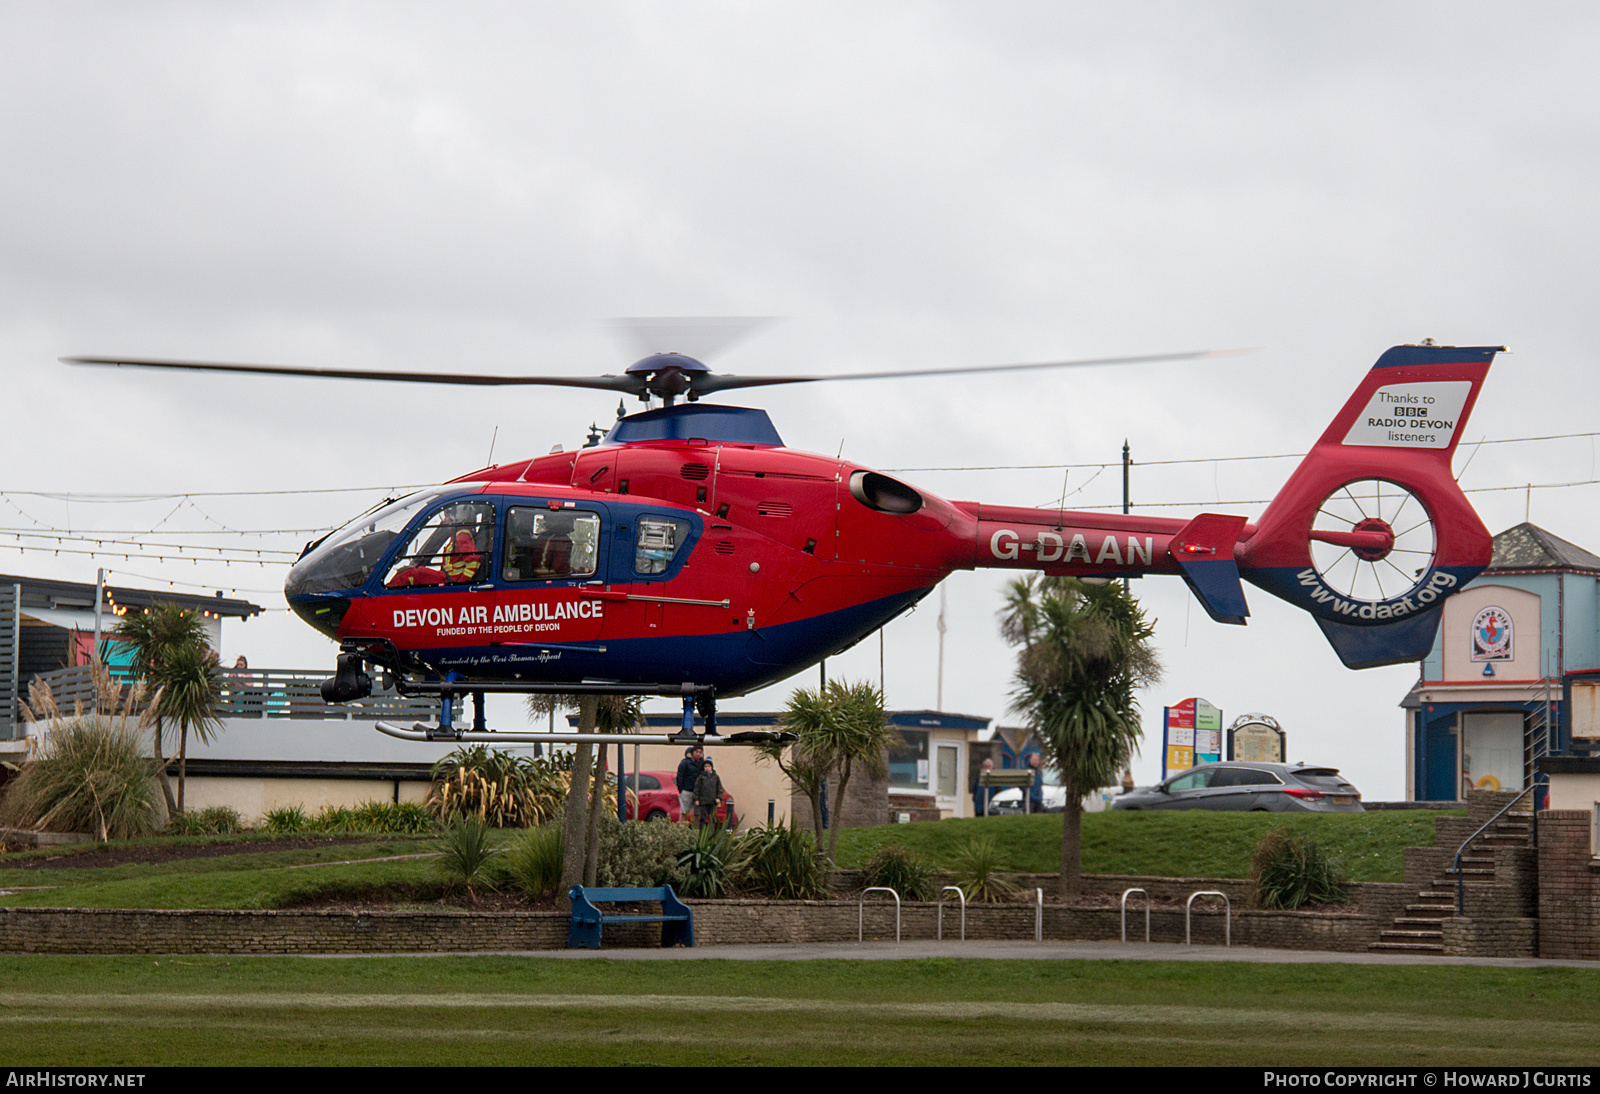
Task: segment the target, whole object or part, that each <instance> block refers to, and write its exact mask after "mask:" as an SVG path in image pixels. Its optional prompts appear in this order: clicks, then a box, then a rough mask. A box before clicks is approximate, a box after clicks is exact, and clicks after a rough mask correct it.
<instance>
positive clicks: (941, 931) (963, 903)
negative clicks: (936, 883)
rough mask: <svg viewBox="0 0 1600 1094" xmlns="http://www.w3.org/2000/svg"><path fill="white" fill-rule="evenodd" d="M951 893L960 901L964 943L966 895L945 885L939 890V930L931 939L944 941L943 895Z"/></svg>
mask: <svg viewBox="0 0 1600 1094" xmlns="http://www.w3.org/2000/svg"><path fill="white" fill-rule="evenodd" d="M951 892H953V893H955V894H956V896H957V897H959V898H960V900H961V941H963V942H965V941H966V940H967V894H966V893H964V892H962V890H961V886H959V885H946V886H945V887H944V888H943V889H940V890H939V928H938V930H937V932H936V933H935V934H934V936H933V937H934V938H935V939H936V940H938V941H940V942H943V941H944V894H946V893H951ZM857 941H858V942H859V941H860V939H857Z"/></svg>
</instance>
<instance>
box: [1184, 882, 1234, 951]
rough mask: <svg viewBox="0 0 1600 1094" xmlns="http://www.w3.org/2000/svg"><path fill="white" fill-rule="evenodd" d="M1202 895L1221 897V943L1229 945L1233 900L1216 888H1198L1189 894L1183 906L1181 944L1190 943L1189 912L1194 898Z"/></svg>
mask: <svg viewBox="0 0 1600 1094" xmlns="http://www.w3.org/2000/svg"><path fill="white" fill-rule="evenodd" d="M1202 896H1220V897H1221V898H1222V907H1223V912H1222V929H1223V934H1222V937H1223V944H1224V945H1226V946H1230V947H1231V946H1232V945H1233V901H1231V900H1229V899H1228V894H1227V893H1224V892H1219V891H1218V890H1216V889H1200V890H1197V891H1195V892H1193V893H1190V894H1189V900H1188V903H1186V904H1184V906H1183V944H1184V945H1185V946H1188V945H1192V943H1191V942H1190V941H1189V913H1190V912H1191V911H1193V910H1194V901H1195V898H1196V897H1202Z"/></svg>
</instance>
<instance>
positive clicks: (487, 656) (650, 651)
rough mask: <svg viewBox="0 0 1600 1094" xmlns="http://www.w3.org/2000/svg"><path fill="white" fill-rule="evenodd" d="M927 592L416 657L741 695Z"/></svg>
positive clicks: (488, 671) (527, 674) (537, 678)
mask: <svg viewBox="0 0 1600 1094" xmlns="http://www.w3.org/2000/svg"><path fill="white" fill-rule="evenodd" d="M932 591H933V586H929V587H928V588H926V589H914V590H912V591H911V592H907V593H899V594H897V595H895V596H888V597H884V598H882V599H881V600H872V601H868V602H867V603H865V604H858V605H856V606H855V607H852V608H845V609H843V610H841V611H837V612H829V613H827V614H825V615H818V616H813V617H812V618H810V619H801V620H796V621H795V622H793V623H783V624H780V625H778V626H773V627H759V628H755V629H753V630H736V631H728V632H727V633H725V634H696V635H679V636H673V637H662V638H600V639H597V640H592V641H589V642H583V643H575V644H574V645H571V646H564V645H562V644H560V643H555V642H553V643H550V644H548V645H534V644H528V645H519V646H512V645H499V646H453V647H449V648H446V649H436V650H419V651H417V656H418V657H420V658H421V659H422V660H423V661H425V662H427V663H428V664H430V665H434V666H436V667H438V668H440V669H443V670H445V671H453V672H456V673H460V674H461V675H462V676H464V677H466V678H468V679H469V680H506V681H511V680H518V679H520V680H526V681H529V682H535V683H559V682H562V681H577V680H605V681H614V682H616V683H622V684H680V683H694V684H710V685H712V686H713V687H715V688H716V689H717V694H719V695H725V696H727V695H743V694H745V693H746V692H750V691H754V690H756V689H757V688H763V687H766V686H767V685H768V684H774V683H777V682H778V681H779V680H782V679H784V678H785V677H788V676H792V675H794V674H795V673H797V672H799V671H800V670H801V669H805V668H808V667H810V666H811V665H814V664H816V663H817V662H818V661H820V660H822V659H823V658H824V657H830V656H832V655H833V654H836V653H838V652H840V651H841V650H844V649H847V648H849V647H850V646H853V645H855V644H856V643H857V642H859V641H861V639H863V638H865V637H866V636H867V635H869V634H871V633H872V632H873V631H875V630H877V629H878V628H879V627H881V626H883V625H884V624H885V623H887V622H889V621H890V620H891V619H893V618H895V617H896V616H898V615H899V614H900V613H901V612H904V611H905V610H906V609H908V608H910V607H911V606H912V605H913V604H915V603H916V602H917V601H919V600H921V599H922V598H923V597H924V596H926V595H928V593H930V592H932ZM600 649H604V650H605V652H604V653H601V652H599V650H600Z"/></svg>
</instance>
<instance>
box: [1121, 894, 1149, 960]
mask: <svg viewBox="0 0 1600 1094" xmlns="http://www.w3.org/2000/svg"><path fill="white" fill-rule="evenodd" d="M1134 893H1144V940H1145V941H1146V942H1148V941H1150V894H1149V893H1148V892H1146V891H1145V890H1143V889H1124V890H1122V944H1123V945H1124V946H1126V945H1127V944H1128V897H1130V896H1132V895H1133V894H1134Z"/></svg>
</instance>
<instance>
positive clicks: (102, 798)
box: [0, 659, 161, 840]
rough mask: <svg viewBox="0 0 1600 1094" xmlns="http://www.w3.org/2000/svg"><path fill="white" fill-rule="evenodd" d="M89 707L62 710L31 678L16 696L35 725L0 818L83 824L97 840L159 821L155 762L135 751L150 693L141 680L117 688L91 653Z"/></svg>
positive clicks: (57, 826) (49, 828) (40, 824)
mask: <svg viewBox="0 0 1600 1094" xmlns="http://www.w3.org/2000/svg"><path fill="white" fill-rule="evenodd" d="M89 675H90V680H91V681H92V682H93V684H94V692H95V703H94V708H93V709H92V710H90V711H85V710H84V709H83V706H82V704H81V703H77V704H74V709H73V712H72V713H71V714H67V713H65V712H64V711H62V709H61V707H60V705H59V704H58V703H57V702H56V700H55V697H54V696H53V695H52V694H51V693H50V686H49V685H48V684H46V683H45V682H43V681H42V680H37V679H35V680H34V681H33V683H32V684H31V685H29V688H28V699H27V701H25V702H23V703H22V704H21V707H22V716H23V718H24V719H25V720H26V721H28V722H30V723H35V724H37V725H38V727H39V732H38V733H37V736H36V738H35V739H36V740H37V741H39V746H38V751H37V754H36V755H35V756H34V757H33V759H31V760H28V761H27V762H26V763H24V764H23V765H22V766H21V768H20V769H19V771H18V774H17V777H16V778H15V779H14V780H12V783H11V785H10V787H9V788H8V789H7V792H6V796H5V801H4V805H3V806H0V820H3V822H4V823H7V824H11V825H14V826H17V827H23V828H32V829H36V830H38V831H44V832H87V833H89V834H91V835H93V836H95V837H96V838H98V839H100V840H108V839H127V838H129V837H133V836H142V835H149V834H150V833H152V832H154V831H156V829H158V828H159V827H160V824H161V805H160V798H159V792H158V790H157V788H156V783H155V773H156V772H155V764H154V762H153V761H152V760H151V759H150V758H149V757H147V756H144V755H142V754H141V753H142V752H143V749H142V748H141V745H140V737H141V734H142V733H143V732H144V731H145V729H146V728H148V725H149V720H150V718H151V717H152V715H151V711H152V710H153V709H154V707H155V705H156V703H155V701H154V700H152V702H151V703H150V704H149V705H148V706H144V707H143V709H144V714H143V715H140V716H136V715H135V712H136V711H137V710H139V709H140V708H141V705H142V704H143V700H144V691H143V688H142V686H140V685H135V686H133V687H131V688H123V687H121V686H119V685H118V684H117V683H115V682H114V681H113V680H112V679H111V673H110V671H109V670H108V669H107V668H106V667H105V665H103V664H101V663H100V661H99V660H98V659H96V660H94V661H91V662H90V666H89Z"/></svg>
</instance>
